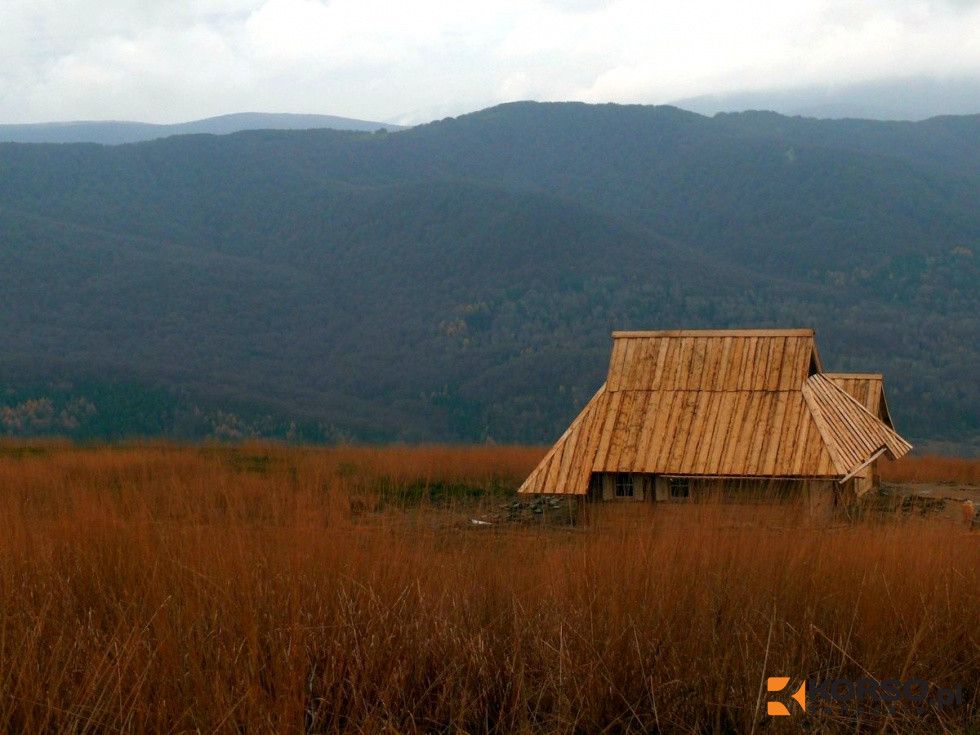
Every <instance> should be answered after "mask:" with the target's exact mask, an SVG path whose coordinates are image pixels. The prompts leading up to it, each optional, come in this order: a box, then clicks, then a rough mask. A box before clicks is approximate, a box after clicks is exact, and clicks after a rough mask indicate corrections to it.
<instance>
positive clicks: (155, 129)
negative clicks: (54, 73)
mask: <svg viewBox="0 0 980 735" xmlns="http://www.w3.org/2000/svg"><path fill="white" fill-rule="evenodd" d="M321 128H329V129H333V130H359V131H364V132H371V133H373V132H375V131H378V130H382V129H384V130H390V131H395V130H403V129H404V127H403V126H401V125H389V124H384V123H379V122H370V121H367V120H355V119H352V118H347V117H336V116H333V115H301V114H292V113H271V112H239V113H233V114H230V115H219V116H218V117H209V118H206V119H203V120H194V121H192V122H185V123H173V124H154V123H142V122H121V121H114V120H107V121H79V122H60V123H33V124H31V123H28V124H19V125H0V143H101V144H103V145H120V144H123V143H139V142H143V141H148V140H156V139H157V138H166V137H169V136H171V135H192V134H199V133H207V134H211V135H227V134H228V133H238V132H241V131H243V130H311V129H321Z"/></svg>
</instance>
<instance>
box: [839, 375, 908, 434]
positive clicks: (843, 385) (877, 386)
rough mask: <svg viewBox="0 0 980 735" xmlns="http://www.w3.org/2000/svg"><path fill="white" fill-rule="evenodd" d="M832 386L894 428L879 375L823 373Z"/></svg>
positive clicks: (881, 377)
mask: <svg viewBox="0 0 980 735" xmlns="http://www.w3.org/2000/svg"><path fill="white" fill-rule="evenodd" d="M824 377H826V378H829V379H830V380H831V381H832V382H833V383H834V385H836V386H837V387H838V388H840V389H841V390H843V391H844V392H845V393H847V394H848V395H849V396H850V397H851V398H854V399H855V400H857V402H858V403H860V404H861V405H862V406H864V407H865V408H866V409H868V410H869V411H870V412H871V413H872V414H874V415H875V416H877V417H878V418H879V419H881V420H882V421H883V422H884V423H885V424H886V425H888V426H889V427H891V428H892V429H894V428H895V424H893V423H892V415H891V411H889V410H888V402H887V401H886V400H885V382H884V377H883V376H882V375H881V374H880V373H824Z"/></svg>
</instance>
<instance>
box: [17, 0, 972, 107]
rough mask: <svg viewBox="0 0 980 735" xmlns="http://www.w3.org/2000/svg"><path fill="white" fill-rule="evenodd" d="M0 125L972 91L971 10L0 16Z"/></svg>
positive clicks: (563, 4) (26, 4) (227, 11)
mask: <svg viewBox="0 0 980 735" xmlns="http://www.w3.org/2000/svg"><path fill="white" fill-rule="evenodd" d="M0 59H2V64H0V122H2V123H9V122H40V121H49V120H77V119H127V120H144V121H148V122H178V121H184V120H190V119H197V118H201V117H208V116H211V115H218V114H222V113H228V112H238V111H245V110H249V111H253V110H254V111H270V112H287V111H288V112H317V113H326V114H335V115H345V116H349V117H358V118H364V119H374V120H384V121H393V122H420V121H423V120H428V119H432V118H434V117H442V116H444V115H449V114H457V113H460V112H465V111H468V110H473V109H478V108H481V107H485V106H488V105H491V104H495V103H497V102H503V101H509V100H514V99H529V98H530V99H540V100H566V99H578V100H585V101H590V102H606V101H613V102H640V103H660V102H667V101H670V100H673V99H678V98H682V97H690V96H694V95H699V94H709V93H718V92H725V91H736V90H758V89H771V88H777V89H778V88H790V87H797V86H806V85H813V84H830V85H844V84H848V83H854V82H865V81H870V80H876V79H889V78H901V77H912V76H931V77H938V78H951V77H962V76H973V77H976V76H977V75H978V73H980V71H978V70H980V0H867V1H866V2H861V3H855V2H853V0H798V1H797V2H793V3H787V2H785V1H780V2H776V1H774V0H750V2H748V3H741V4H740V3H731V2H722V1H720V0H689V1H688V2H686V3H683V4H680V3H661V2H655V3H651V2H649V0H539V1H538V2H528V1H527V0H496V1H495V2H489V1H487V0H476V1H474V2H464V3H459V2H447V1H446V0H416V1H415V2H413V3H404V2H392V1H391V0H330V1H329V2H326V1H325V0H163V2H151V1H150V0H0Z"/></svg>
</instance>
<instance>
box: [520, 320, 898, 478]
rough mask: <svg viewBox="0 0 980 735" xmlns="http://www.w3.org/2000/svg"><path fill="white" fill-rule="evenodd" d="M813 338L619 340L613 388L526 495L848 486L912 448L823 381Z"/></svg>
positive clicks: (780, 333) (735, 335)
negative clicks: (648, 486)
mask: <svg viewBox="0 0 980 735" xmlns="http://www.w3.org/2000/svg"><path fill="white" fill-rule="evenodd" d="M820 370H821V367H820V359H819V356H818V355H817V351H816V347H815V345H814V340H813V331H812V330H739V331H673V332H614V333H613V350H612V357H611V359H610V366H609V374H608V377H607V380H606V383H605V384H604V385H603V386H602V387H601V388H600V389H599V391H598V392H597V393H596V394H595V396H594V397H593V398H592V400H591V401H589V403H588V404H587V405H586V406H585V408H584V409H583V410H582V412H581V413H580V414H579V415H578V417H577V418H576V419H575V420H574V421H573V422H572V424H571V426H569V428H568V430H567V431H566V432H565V434H564V435H562V437H561V438H560V439H559V440H558V442H557V443H556V444H555V446H554V447H552V449H551V450H550V451H549V452H548V454H547V455H545V457H544V459H543V460H542V461H541V463H540V464H539V465H538V467H537V468H536V469H535V470H534V471H533V472H532V473H531V475H530V477H528V479H527V480H526V481H525V482H524V484H523V485H522V486H521V489H520V492H524V493H572V494H579V495H581V494H585V493H586V492H587V490H588V485H589V478H590V476H591V474H592V473H593V472H641V473H651V474H668V475H669V474H675V475H694V476H706V477H719V476H721V477H827V478H837V479H841V478H844V477H846V476H848V475H849V474H851V473H852V472H854V471H856V470H858V469H860V468H861V467H863V466H864V465H865V464H867V463H868V462H869V461H871V460H872V459H873V458H874V457H875V456H877V454H879V453H881V452H885V453H887V454H888V455H889V456H892V457H898V456H901V455H902V454H905V453H906V452H907V451H908V450H909V449H910V448H911V447H910V445H909V444H908V443H907V442H905V441H904V440H903V439H902V438H901V437H899V436H898V434H896V433H895V432H894V431H892V430H891V429H890V428H889V427H888V426H886V425H885V424H883V423H882V422H881V421H880V420H878V418H877V417H876V416H875V415H873V414H872V413H870V412H869V411H868V410H867V409H866V408H865V407H864V406H862V405H861V404H860V403H859V402H858V401H857V400H855V399H854V398H852V397H851V396H849V395H848V394H847V393H845V392H844V391H843V390H841V389H840V388H839V387H837V386H836V385H835V384H834V383H833V382H832V381H830V380H828V379H827V378H826V377H825V376H823V375H821V372H820Z"/></svg>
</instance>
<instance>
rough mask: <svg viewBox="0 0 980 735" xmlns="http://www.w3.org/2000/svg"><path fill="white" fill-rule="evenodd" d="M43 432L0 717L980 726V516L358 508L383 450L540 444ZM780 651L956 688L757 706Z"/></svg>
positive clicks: (4, 469)
mask: <svg viewBox="0 0 980 735" xmlns="http://www.w3.org/2000/svg"><path fill="white" fill-rule="evenodd" d="M41 451H42V452H43V453H40V454H20V455H18V453H17V452H14V451H11V447H10V446H9V445H5V446H4V447H3V448H2V449H0V732H65V731H72V732H86V731H88V732H109V731H117V730H120V731H124V732H184V731H200V732H341V731H343V732H354V733H384V732H391V733H406V732H420V733H421V732H447V733H448V732H499V733H534V732H602V731H605V732H630V731H633V732H651V731H658V730H659V731H662V732H750V731H752V730H753V729H755V730H757V731H758V732H795V731H799V729H801V728H804V727H805V728H806V729H808V730H809V731H811V732H838V731H839V732H854V731H860V730H866V731H869V732H871V731H874V732H879V731H881V730H882V729H884V731H886V732H914V731H923V732H931V731H941V730H943V729H948V730H950V731H970V732H976V729H975V728H974V729H973V730H969V728H970V727H971V725H970V724H969V723H971V722H975V720H976V718H977V717H978V715H980V692H978V688H977V682H978V681H980V534H977V533H972V534H971V533H968V532H965V531H963V530H961V529H959V528H957V527H955V526H952V525H947V524H942V523H937V522H927V521H921V520H911V521H906V522H894V523H885V524H882V523H875V524H868V525H854V526H842V527H819V526H808V525H805V523H804V522H803V521H802V520H798V519H801V518H802V515H798V514H794V513H793V511H792V508H791V507H787V508H782V507H778V508H766V507H760V506H745V507H740V508H737V509H734V510H733V508H732V507H729V506H723V505H695V506H689V507H678V506H666V507H656V508H654V507H651V506H642V507H641V506H637V507H636V508H635V509H634V510H631V511H629V512H627V513H623V512H621V511H622V508H621V507H620V508H610V509H608V510H609V512H605V511H606V509H599V510H600V512H599V513H598V514H595V515H593V516H592V522H591V523H590V524H589V525H587V526H579V527H547V526H506V525H502V526H494V527H490V528H487V527H481V528H477V527H473V526H471V525H470V524H469V522H468V515H469V512H468V511H469V510H470V509H471V507H470V506H465V507H463V508H461V509H460V508H457V509H456V510H454V509H453V508H452V507H450V506H446V505H433V504H427V503H423V504H421V505H418V506H412V507H402V508H398V507H389V506H386V507H384V508H383V509H382V510H380V511H377V512H361V513H352V512H351V509H352V506H351V498H352V496H354V495H356V494H364V493H370V492H371V483H372V482H374V481H377V480H379V479H380V478H388V480H389V481H390V480H391V478H396V480H395V481H396V482H401V483H405V484H408V483H418V482H419V481H422V482H433V483H435V482H443V483H445V482H461V483H469V484H471V485H473V486H476V487H483V486H486V487H498V486H499V485H501V484H503V485H505V486H509V487H511V488H516V486H517V484H519V482H520V481H521V479H522V478H523V476H524V475H525V474H526V473H527V472H528V471H529V470H530V469H531V468H532V467H533V466H534V464H535V463H536V462H537V460H538V459H539V458H540V456H541V454H542V450H540V449H522V448H507V447H504V448H464V449H454V448H444V447H425V448H418V449H411V448H392V449H356V448H355V449H329V450H311V449H286V448H281V447H269V446H260V445H256V446H250V447H249V446H246V447H239V448H234V449H231V448H222V447H203V448H178V447H171V446H167V445H153V446H145V447H123V448H92V449H73V448H70V447H47V448H45V447H41ZM468 502H471V503H473V504H474V505H473V506H472V512H473V513H476V512H478V511H479V510H480V507H479V506H480V504H481V503H482V504H487V505H489V506H491V507H492V506H493V505H494V504H495V503H496V502H497V501H496V500H493V499H489V500H475V501H468ZM463 511H467V512H463ZM778 675H785V676H792V677H794V681H795V682H798V680H799V678H801V677H804V676H814V675H817V676H820V677H821V678H823V677H834V678H839V677H849V678H855V679H856V678H860V677H862V676H867V675H870V676H873V677H877V678H886V677H895V678H903V679H904V678H912V677H918V678H922V679H924V680H926V681H928V682H930V683H932V684H935V685H937V686H952V685H955V684H962V685H963V692H964V696H965V702H964V704H963V705H961V706H959V707H954V708H947V709H946V710H944V711H943V712H941V713H937V712H934V711H930V712H928V713H926V714H924V715H921V716H920V715H915V714H911V713H909V712H907V711H904V710H902V711H900V712H899V713H897V714H895V715H893V716H890V717H882V716H865V717H864V718H862V719H861V720H860V721H858V722H857V723H856V722H855V720H854V719H848V718H845V717H842V716H839V715H836V714H835V715H832V716H826V715H820V714H819V713H816V714H814V713H810V714H807V715H802V714H798V713H797V714H795V715H794V716H793V717H789V718H770V717H768V716H767V715H766V714H765V713H766V704H765V693H764V690H763V687H764V681H765V677H767V676H778ZM786 701H788V700H786Z"/></svg>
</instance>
